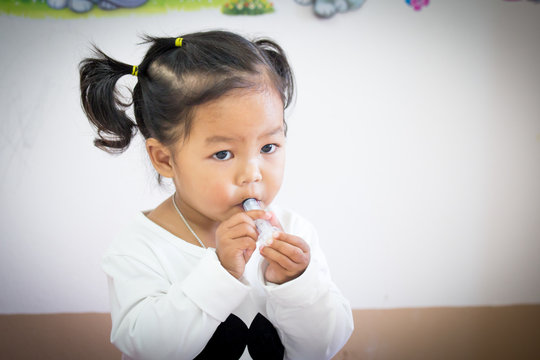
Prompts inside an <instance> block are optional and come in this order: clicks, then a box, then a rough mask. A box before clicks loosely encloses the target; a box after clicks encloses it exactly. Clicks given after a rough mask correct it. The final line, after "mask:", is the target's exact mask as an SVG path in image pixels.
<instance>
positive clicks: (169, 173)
mask: <svg viewBox="0 0 540 360" xmlns="http://www.w3.org/2000/svg"><path fill="white" fill-rule="evenodd" d="M146 151H147V152H148V156H149V157H150V161H152V165H153V166H154V169H156V171H157V172H158V173H159V174H160V175H161V176H163V177H166V178H172V177H173V175H174V171H173V157H172V154H171V151H170V150H169V149H168V148H167V147H166V146H165V145H163V144H162V143H160V142H159V140H157V139H154V138H148V139H146Z"/></svg>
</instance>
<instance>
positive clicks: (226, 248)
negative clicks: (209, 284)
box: [216, 210, 271, 279]
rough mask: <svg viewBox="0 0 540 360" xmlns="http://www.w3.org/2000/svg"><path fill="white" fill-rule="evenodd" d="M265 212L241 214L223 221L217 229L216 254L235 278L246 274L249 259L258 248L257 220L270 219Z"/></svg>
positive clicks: (255, 211) (256, 211)
mask: <svg viewBox="0 0 540 360" xmlns="http://www.w3.org/2000/svg"><path fill="white" fill-rule="evenodd" d="M270 216H271V215H270V214H269V213H267V212H266V211H264V210H252V211H248V212H241V213H238V214H235V215H233V216H231V218H230V219H228V220H225V221H223V222H222V223H221V224H219V226H218V228H217V229H216V254H217V256H218V259H219V261H220V262H221V265H222V266H223V267H224V268H225V269H226V270H227V271H228V272H229V273H230V274H231V275H232V276H234V277H235V278H237V279H239V278H240V277H242V275H243V274H244V269H245V267H246V263H247V262H248V260H249V258H250V257H251V255H252V254H253V251H255V248H256V242H257V237H258V234H257V228H256V227H255V222H254V220H255V219H267V220H268V219H269V218H270Z"/></svg>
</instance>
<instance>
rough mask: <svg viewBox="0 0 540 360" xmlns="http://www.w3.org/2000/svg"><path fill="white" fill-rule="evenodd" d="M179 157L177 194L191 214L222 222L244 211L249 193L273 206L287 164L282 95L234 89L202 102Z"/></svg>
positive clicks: (268, 90)
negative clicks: (243, 204) (244, 202)
mask: <svg viewBox="0 0 540 360" xmlns="http://www.w3.org/2000/svg"><path fill="white" fill-rule="evenodd" d="M174 160H175V161H174V162H173V173H174V177H173V179H174V183H175V185H176V190H177V196H178V199H179V200H180V201H181V203H182V205H183V206H182V207H183V208H184V209H185V210H186V211H187V213H192V214H193V211H195V212H197V213H199V214H200V215H202V216H203V217H204V218H206V219H207V220H210V221H211V222H221V221H224V220H226V219H228V218H230V217H231V216H232V215H234V214H235V213H238V212H240V211H243V210H242V202H243V201H244V200H245V199H247V198H255V199H257V200H260V201H262V202H263V203H264V204H265V205H269V204H270V203H271V202H272V200H273V199H274V197H275V196H276V194H277V192H278V190H279V188H280V187H281V183H282V180H283V170H284V166H285V133H284V122H283V102H282V101H281V98H280V96H279V95H278V94H277V93H276V92H275V91H274V90H273V89H271V88H266V89H263V90H256V91H249V90H235V91H232V92H231V93H229V94H227V95H225V96H222V97H221V98H219V99H217V100H214V101H212V102H209V103H206V104H203V105H201V106H198V107H197V108H196V110H195V113H194V118H193V122H192V126H191V131H190V134H189V137H187V139H185V140H181V141H180V143H179V145H178V146H177V147H176V151H175V153H174ZM183 211H184V210H183Z"/></svg>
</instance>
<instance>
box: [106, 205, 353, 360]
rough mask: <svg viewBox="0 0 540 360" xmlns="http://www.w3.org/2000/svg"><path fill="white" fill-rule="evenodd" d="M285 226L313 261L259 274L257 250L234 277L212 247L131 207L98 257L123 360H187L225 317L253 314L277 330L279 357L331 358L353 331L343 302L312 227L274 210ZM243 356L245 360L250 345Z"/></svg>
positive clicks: (297, 359)
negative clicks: (281, 275) (277, 273)
mask: <svg viewBox="0 0 540 360" xmlns="http://www.w3.org/2000/svg"><path fill="white" fill-rule="evenodd" d="M271 210H272V211H273V212H274V213H275V214H276V216H277V217H278V219H279V221H280V223H281V225H282V226H283V229H284V231H285V232H286V233H289V234H293V235H296V236H299V237H301V238H302V239H304V240H305V241H306V242H307V243H308V244H309V246H310V251H311V259H310V263H309V265H308V267H307V269H306V270H305V271H304V273H303V274H302V275H300V276H299V277H298V278H296V279H294V280H291V281H289V282H286V283H284V284H281V285H275V284H269V283H266V282H265V280H264V268H265V265H266V261H265V260H264V259H263V258H262V256H261V255H260V253H259V251H258V250H257V251H255V252H254V253H253V255H252V257H251V259H250V260H249V262H248V263H247V265H246V268H245V272H244V275H243V276H242V278H241V279H240V280H238V279H236V278H235V277H233V276H232V275H231V274H230V273H229V272H228V271H227V270H225V269H224V268H223V267H222V265H221V263H220V262H219V259H218V257H217V255H216V252H215V249H213V248H208V249H203V248H201V247H198V246H195V245H192V244H190V243H188V242H186V241H183V240H182V239H180V238H178V237H176V236H175V235H173V234H171V233H170V232H168V231H167V230H165V229H164V228H162V227H160V226H159V225H157V224H156V223H154V222H153V221H151V220H150V219H148V218H147V217H146V215H144V213H142V212H140V213H137V214H136V216H135V217H134V219H133V221H132V223H131V224H130V225H129V226H128V227H126V228H125V229H124V230H123V231H122V232H121V233H120V234H119V236H117V238H116V239H115V241H114V242H113V243H112V245H111V246H110V248H109V249H108V251H107V252H106V253H105V255H104V257H103V262H102V267H103V270H104V271H105V273H106V274H107V276H108V282H109V295H110V301H111V316H112V332H111V342H112V343H113V344H114V345H115V346H116V347H117V348H118V349H119V350H120V351H121V352H122V353H123V354H124V358H128V359H130V358H131V359H152V360H154V359H193V358H195V357H196V356H197V355H198V354H199V353H200V352H201V351H202V350H203V349H204V348H205V346H206V344H207V342H208V341H209V339H210V338H211V337H212V335H213V334H214V332H215V331H216V329H217V327H218V326H219V325H220V324H221V323H222V322H224V321H225V320H226V319H227V318H228V317H229V315H230V314H234V315H236V316H237V317H238V318H240V319H241V320H242V321H243V322H244V323H245V324H246V325H247V326H249V325H250V324H251V322H252V320H253V319H254V318H255V316H256V315H257V314H258V313H260V314H261V315H263V316H264V317H265V318H267V319H268V320H269V321H270V322H271V323H272V325H273V326H274V327H275V329H276V330H277V333H278V335H279V338H280V339H281V343H282V344H283V346H284V348H285V354H284V358H285V359H293V360H302V359H306V360H316V359H330V358H331V357H332V356H333V355H335V353H337V352H338V351H339V349H340V348H341V347H342V346H343V345H344V344H345V342H346V341H347V339H348V338H349V336H350V335H351V333H352V330H353V320H352V312H351V308H350V305H349V302H348V301H347V300H346V299H345V298H344V297H343V296H342V294H341V293H340V291H339V289H338V288H337V287H336V285H335V284H334V283H333V282H332V280H331V278H330V273H329V270H328V266H327V264H326V260H325V257H324V254H323V253H322V251H321V249H320V247H319V243H318V237H317V234H316V232H315V229H314V228H313V226H312V225H311V224H310V223H309V222H307V221H306V220H305V219H303V218H302V217H300V216H298V215H296V214H295V213H293V212H290V211H285V210H282V209H280V208H276V207H272V208H271ZM241 359H251V357H250V354H249V352H248V349H247V348H246V349H245V351H244V352H243V354H242V356H241Z"/></svg>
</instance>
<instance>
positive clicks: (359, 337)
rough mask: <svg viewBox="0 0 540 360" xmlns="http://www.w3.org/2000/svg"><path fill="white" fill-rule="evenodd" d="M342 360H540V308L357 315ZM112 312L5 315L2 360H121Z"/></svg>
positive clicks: (0, 324) (1, 318)
mask: <svg viewBox="0 0 540 360" xmlns="http://www.w3.org/2000/svg"><path fill="white" fill-rule="evenodd" d="M353 312H354V322H355V330H354V333H353V335H352V336H351V339H350V340H349V341H348V342H347V344H346V345H345V347H344V348H343V349H342V350H341V351H340V352H339V353H338V354H337V355H336V356H335V357H334V360H350V359H377V360H385V359H388V360H393V359H399V360H402V359H405V360H407V359H414V360H422V359H436V360H439V359H442V360H444V359H458V360H462V359H475V360H476V359H489V360H493V359H504V360H507V359H509V360H510V359H512V360H513V359H519V360H528V359H530V360H538V359H540V305H520V306H500V307H458V308H415V309H391V310H388V309H386V310H354V311H353ZM110 328H111V321H110V317H109V314H94V313H92V314H39V315H0V358H1V359H15V360H25V359H42V360H48V359H51V360H52V359H54V360H63V359H66V360H67V359H77V360H86V359H88V360H90V359H92V360H94V359H100V360H108V359H115V360H119V359H120V352H119V351H118V350H116V348H115V347H114V346H113V345H111V344H110V343H109V332H110Z"/></svg>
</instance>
